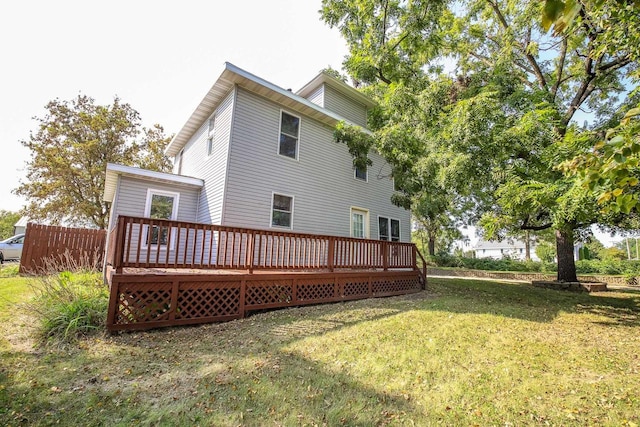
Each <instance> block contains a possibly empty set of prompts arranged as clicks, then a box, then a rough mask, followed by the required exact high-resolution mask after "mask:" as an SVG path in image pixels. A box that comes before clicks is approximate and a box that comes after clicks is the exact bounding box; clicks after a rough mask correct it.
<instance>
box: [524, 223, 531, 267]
mask: <svg viewBox="0 0 640 427" xmlns="http://www.w3.org/2000/svg"><path fill="white" fill-rule="evenodd" d="M524 259H525V260H527V261H531V239H530V237H529V230H525V232H524Z"/></svg>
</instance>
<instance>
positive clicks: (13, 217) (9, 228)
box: [0, 210, 20, 240]
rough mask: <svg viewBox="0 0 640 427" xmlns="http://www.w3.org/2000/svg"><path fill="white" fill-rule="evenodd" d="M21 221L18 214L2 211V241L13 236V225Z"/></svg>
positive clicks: (0, 231) (0, 225) (0, 212)
mask: <svg viewBox="0 0 640 427" xmlns="http://www.w3.org/2000/svg"><path fill="white" fill-rule="evenodd" d="M19 219H20V214H19V213H17V212H9V211H5V210H0V240H4V239H8V238H9V237H11V236H13V230H14V228H13V225H14V224H15V223H16V222H18V220H19Z"/></svg>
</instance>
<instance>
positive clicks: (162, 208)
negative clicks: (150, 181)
mask: <svg viewBox="0 0 640 427" xmlns="http://www.w3.org/2000/svg"><path fill="white" fill-rule="evenodd" d="M179 199H180V194H179V193H173V192H170V191H162V190H154V189H148V190H147V202H146V205H145V208H144V216H145V217H147V218H152V219H172V220H175V219H176V218H177V215H178V203H179ZM143 233H144V234H145V239H144V242H145V244H146V245H160V246H166V245H167V242H168V241H169V228H168V227H159V226H156V225H154V226H153V227H152V228H151V230H149V229H148V227H144V230H143Z"/></svg>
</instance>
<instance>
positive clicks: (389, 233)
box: [378, 216, 400, 242]
mask: <svg viewBox="0 0 640 427" xmlns="http://www.w3.org/2000/svg"><path fill="white" fill-rule="evenodd" d="M378 236H379V238H380V240H391V241H392V242H399V241H400V221H399V220H397V219H392V218H385V217H383V216H379V217H378Z"/></svg>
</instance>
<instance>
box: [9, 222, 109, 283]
mask: <svg viewBox="0 0 640 427" xmlns="http://www.w3.org/2000/svg"><path fill="white" fill-rule="evenodd" d="M106 236H107V233H106V231H105V230H93V229H86V228H67V227H58V226H51V225H41V224H34V223H29V224H27V230H26V233H25V238H24V246H23V248H22V257H21V259H20V272H21V273H27V274H33V273H41V272H51V271H52V270H65V269H69V268H74V267H95V268H100V267H101V266H102V259H103V254H104V246H105V242H106Z"/></svg>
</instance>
